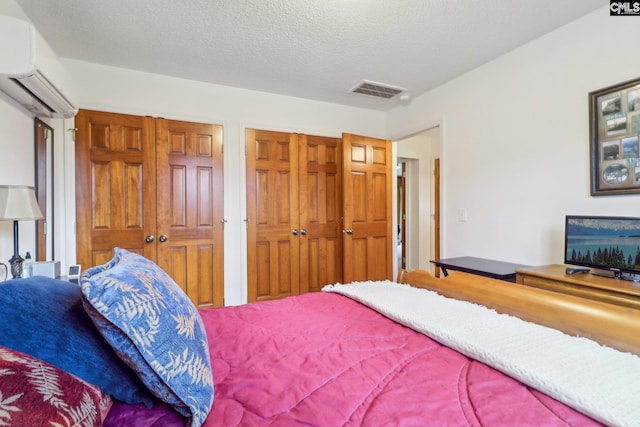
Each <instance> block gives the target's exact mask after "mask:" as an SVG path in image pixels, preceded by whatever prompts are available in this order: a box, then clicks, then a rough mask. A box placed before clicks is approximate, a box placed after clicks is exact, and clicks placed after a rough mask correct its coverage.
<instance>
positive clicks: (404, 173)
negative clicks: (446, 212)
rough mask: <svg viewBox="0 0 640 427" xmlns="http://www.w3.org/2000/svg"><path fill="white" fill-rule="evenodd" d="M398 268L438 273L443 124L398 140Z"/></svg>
mask: <svg viewBox="0 0 640 427" xmlns="http://www.w3.org/2000/svg"><path fill="white" fill-rule="evenodd" d="M396 142H397V144H396V154H397V155H396V167H397V173H396V175H397V176H396V179H397V184H396V191H397V206H396V208H397V216H396V220H397V224H398V245H397V246H398V247H397V254H398V255H397V257H398V260H397V263H398V269H400V268H404V269H407V270H415V269H423V270H427V271H430V272H431V273H433V274H437V271H436V269H435V268H434V265H433V264H432V263H431V262H430V261H431V260H433V259H437V258H438V257H439V256H440V237H439V236H440V233H439V229H440V219H439V212H440V191H439V190H440V184H439V162H438V160H439V158H440V127H439V126H436V127H433V128H430V129H427V130H425V131H423V132H420V133H418V134H415V135H411V136H409V137H406V138H403V139H400V140H397V141H396Z"/></svg>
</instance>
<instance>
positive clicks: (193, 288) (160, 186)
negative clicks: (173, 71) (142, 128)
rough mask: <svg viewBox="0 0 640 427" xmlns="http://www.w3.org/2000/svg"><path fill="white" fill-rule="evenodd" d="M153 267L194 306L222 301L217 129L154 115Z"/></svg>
mask: <svg viewBox="0 0 640 427" xmlns="http://www.w3.org/2000/svg"><path fill="white" fill-rule="evenodd" d="M156 141H157V142H156V146H157V152H156V176H157V191H158V198H157V203H156V205H157V217H158V219H157V227H156V229H157V233H156V239H157V253H158V265H160V267H162V268H163V269H164V270H165V271H166V272H168V273H169V274H170V275H171V277H172V278H173V279H174V280H175V281H176V282H177V283H178V284H179V285H180V286H181V287H182V288H183V290H184V291H185V292H186V293H187V295H189V296H190V297H191V300H192V301H193V302H194V304H196V305H197V306H198V307H207V306H221V305H223V304H224V285H223V280H224V279H223V271H224V268H223V267H224V222H223V219H224V210H223V203H222V201H223V192H224V186H223V171H222V127H220V126H215V125H210V124H202V123H191V122H181V121H176V120H166V119H156Z"/></svg>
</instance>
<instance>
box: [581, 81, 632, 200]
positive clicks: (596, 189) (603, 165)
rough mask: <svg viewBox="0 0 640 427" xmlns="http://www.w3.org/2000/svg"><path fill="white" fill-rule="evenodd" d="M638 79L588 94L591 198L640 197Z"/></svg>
mask: <svg viewBox="0 0 640 427" xmlns="http://www.w3.org/2000/svg"><path fill="white" fill-rule="evenodd" d="M639 137H640V79H635V80H630V81H627V82H624V83H620V84H617V85H614V86H609V87H606V88H603V89H600V90H596V91H593V92H590V93H589V139H590V152H591V195H592V196H606V195H619V194H640V145H638V144H639V139H640V138H639Z"/></svg>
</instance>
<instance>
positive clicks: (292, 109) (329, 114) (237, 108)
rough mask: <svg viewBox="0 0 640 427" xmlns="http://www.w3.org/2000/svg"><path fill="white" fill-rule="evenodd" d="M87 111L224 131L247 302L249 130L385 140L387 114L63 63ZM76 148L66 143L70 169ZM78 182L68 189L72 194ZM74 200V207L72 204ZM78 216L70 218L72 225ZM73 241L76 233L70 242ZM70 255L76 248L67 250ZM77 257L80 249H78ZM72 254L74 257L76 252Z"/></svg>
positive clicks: (229, 266)
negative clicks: (246, 149) (246, 153)
mask: <svg viewBox="0 0 640 427" xmlns="http://www.w3.org/2000/svg"><path fill="white" fill-rule="evenodd" d="M63 63H64V64H65V65H66V66H67V68H68V70H69V71H70V73H71V77H72V80H73V81H74V82H75V83H76V87H75V91H76V92H77V93H78V94H80V99H79V100H78V102H79V105H80V106H81V107H82V108H84V109H93V110H100V111H110V112H119V113H127V114H138V115H149V116H154V117H165V118H170V119H177V120H186V121H195V122H205V123H214V124H221V125H223V126H224V183H225V185H224V186H225V190H224V191H225V195H224V205H225V219H226V220H227V223H226V225H225V297H226V304H239V303H241V302H245V301H246V230H245V223H244V221H243V220H244V219H245V218H246V198H245V187H246V186H245V157H244V130H245V129H246V128H258V129H269V130H279V131H288V132H299V133H306V134H310V135H324V136H341V134H342V132H349V133H356V134H363V135H368V136H373V137H383V136H384V135H385V132H386V129H385V114H384V113H382V112H377V111H370V110H364V109H359V108H350V107H345V106H339V105H335V104H328V103H320V102H313V101H308V100H303V99H298V98H292V97H284V96H277V95H272V94H267V93H261V92H255V91H248V90H243V89H236V88H230V87H224V86H218V85H211V84H205V83H200V82H194V81H189V80H183V79H177V78H171V77H166V76H160V75H154V74H149V73H142V72H137V71H132V70H125V69H120V68H113V67H106V66H102V65H97V64H90V63H86V62H80V61H73V60H65V61H63ZM72 148H73V142H72V141H71V140H70V139H69V140H68V141H67V144H66V150H67V151H66V153H67V154H66V156H67V157H66V165H65V169H66V170H67V171H71V170H73V166H74V158H73V152H72ZM72 184H73V180H70V181H69V185H68V186H67V191H68V192H69V193H68V194H72V195H73V194H74V193H75V192H74V190H73V188H72ZM70 204H71V201H69V205H70ZM74 217H75V213H73V214H72V213H71V212H69V215H68V218H70V219H69V221H72V218H74ZM67 228H68V230H70V233H71V231H72V230H73V227H72V225H71V224H68V225H67ZM67 237H68V240H69V241H72V240H73V239H74V236H73V235H72V233H71V234H70V235H68V236H67ZM70 251H71V249H70ZM74 252H75V251H74ZM74 256H75V253H74Z"/></svg>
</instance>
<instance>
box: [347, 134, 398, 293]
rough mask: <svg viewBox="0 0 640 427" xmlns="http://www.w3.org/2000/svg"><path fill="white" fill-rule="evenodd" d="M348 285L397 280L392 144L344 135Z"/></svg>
mask: <svg viewBox="0 0 640 427" xmlns="http://www.w3.org/2000/svg"><path fill="white" fill-rule="evenodd" d="M342 150H343V158H344V164H343V192H342V193H343V210H344V224H343V226H344V231H345V233H344V281H345V282H351V281H355V280H358V281H360V280H384V279H389V280H391V279H393V266H392V261H393V254H392V247H393V246H394V245H395V239H394V236H395V234H394V233H392V230H391V228H392V227H391V225H392V221H391V211H392V209H391V174H392V171H393V165H392V164H391V142H390V141H385V140H380V139H375V138H369V137H365V136H358V135H352V134H346V133H345V134H343V135H342Z"/></svg>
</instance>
